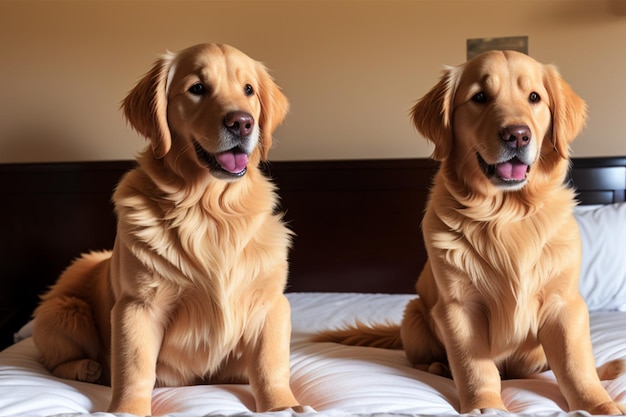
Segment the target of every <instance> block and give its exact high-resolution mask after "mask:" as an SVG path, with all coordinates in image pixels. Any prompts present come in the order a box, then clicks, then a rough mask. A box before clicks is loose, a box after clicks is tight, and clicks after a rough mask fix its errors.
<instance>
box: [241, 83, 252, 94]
mask: <svg viewBox="0 0 626 417" xmlns="http://www.w3.org/2000/svg"><path fill="white" fill-rule="evenodd" d="M243 92H244V93H245V95H247V96H251V95H252V94H254V88H252V86H251V85H250V84H246V86H245V87H244V88H243Z"/></svg>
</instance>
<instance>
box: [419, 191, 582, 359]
mask: <svg viewBox="0 0 626 417" xmlns="http://www.w3.org/2000/svg"><path fill="white" fill-rule="evenodd" d="M511 197H512V195H506V194H504V195H503V196H502V199H501V200H499V201H498V200H496V201H494V202H492V204H491V207H488V208H486V207H485V206H484V205H480V206H478V207H461V206H459V205H457V206H455V207H451V205H450V204H447V205H445V204H432V203H431V205H430V208H429V210H428V212H427V214H426V216H427V217H431V218H434V219H435V221H431V222H430V225H429V226H427V227H430V229H429V230H428V234H429V236H430V245H431V249H430V251H431V252H432V254H436V255H435V256H436V257H437V258H438V259H440V260H441V261H442V262H443V264H444V265H445V268H444V270H445V271H446V273H443V274H441V273H440V274H439V275H438V276H437V277H436V278H435V279H436V280H437V282H438V287H439V288H440V289H445V291H446V297H450V298H452V299H456V300H460V302H461V303H464V304H465V305H476V306H481V307H480V310H481V311H482V313H480V314H487V319H488V321H489V325H488V328H489V334H490V335H491V337H490V339H491V345H492V349H493V350H494V352H493V353H497V352H504V351H507V350H509V349H511V348H514V346H516V345H518V344H520V343H523V342H524V341H525V340H528V338H529V337H530V338H531V339H534V338H535V337H536V335H537V331H538V327H539V326H540V320H541V312H542V309H543V308H544V306H545V305H546V303H547V300H546V299H545V297H544V296H545V294H546V293H547V289H548V288H549V287H550V286H551V285H552V283H553V282H555V278H556V277H559V276H561V274H563V272H564V271H565V270H567V269H569V268H571V255H572V247H574V248H575V247H576V246H575V245H577V244H578V243H577V239H578V234H577V229H576V228H575V225H574V228H573V230H572V224H571V219H572V214H571V212H569V211H567V210H565V211H564V210H563V207H571V205H572V193H571V191H570V190H567V189H558V190H555V192H554V193H553V198H552V200H551V201H546V202H541V203H540V204H539V205H537V206H535V207H530V208H528V207H524V206H523V205H521V204H517V205H514V204H511V201H507V200H506V199H507V198H511ZM433 198H435V199H436V198H441V196H437V195H434V197H433ZM447 201H448V202H450V201H451V200H450V199H449V197H448V199H447ZM563 202H565V204H563ZM433 207H437V209H436V211H435V208H433ZM442 207H443V208H442ZM512 207H517V210H511V208H512ZM548 223H550V224H552V225H553V226H552V227H545V226H544V225H546V224H548ZM433 225H434V226H433ZM425 226H426V225H425ZM573 245H574V246H573ZM432 254H431V253H430V252H429V256H430V257H431V259H432ZM431 261H432V260H431ZM568 290H569V289H568ZM511 306H514V307H513V308H511Z"/></svg>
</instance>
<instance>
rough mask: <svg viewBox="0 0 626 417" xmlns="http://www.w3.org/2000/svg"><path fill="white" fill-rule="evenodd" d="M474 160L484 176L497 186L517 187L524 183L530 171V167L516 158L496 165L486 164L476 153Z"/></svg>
mask: <svg viewBox="0 0 626 417" xmlns="http://www.w3.org/2000/svg"><path fill="white" fill-rule="evenodd" d="M476 158H477V159H478V165H479V166H480V168H481V170H482V171H483V173H484V174H485V176H486V177H487V178H488V179H490V180H491V181H492V183H494V184H495V185H499V186H504V187H519V186H520V185H523V184H524V183H525V182H526V174H527V173H528V171H530V165H528V164H525V163H524V162H522V161H521V160H520V159H519V158H517V157H515V158H512V159H509V160H508V161H504V162H499V163H497V164H488V163H487V161H485V159H484V158H483V157H482V156H481V155H480V153H478V152H476Z"/></svg>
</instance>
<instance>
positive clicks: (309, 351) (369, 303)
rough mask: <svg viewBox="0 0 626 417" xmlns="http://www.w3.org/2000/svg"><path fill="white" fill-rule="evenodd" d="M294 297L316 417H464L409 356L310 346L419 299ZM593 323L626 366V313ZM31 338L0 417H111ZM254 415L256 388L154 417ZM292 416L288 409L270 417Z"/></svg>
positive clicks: (99, 396)
mask: <svg viewBox="0 0 626 417" xmlns="http://www.w3.org/2000/svg"><path fill="white" fill-rule="evenodd" d="M288 297H289V300H290V302H291V305H292V321H293V333H292V353H291V375H292V378H291V384H292V388H293V391H294V393H295V395H296V396H297V397H298V399H299V400H300V402H301V403H302V404H305V405H308V406H311V407H312V408H313V409H315V410H316V411H317V414H315V415H320V416H329V417H334V416H344V415H348V414H361V415H372V414H377V415H391V414H393V415H454V414H458V413H457V411H456V407H457V404H458V396H457V395H456V390H455V388H454V384H453V382H452V381H451V380H449V379H446V378H442V377H438V376H435V375H430V374H427V373H424V372H420V371H417V370H415V369H412V368H411V366H410V364H409V363H408V361H407V360H406V358H405V357H404V354H403V352H401V351H393V350H385V349H376V348H364V347H351V346H342V345H337V344H333V343H312V342H310V341H309V338H310V336H311V335H312V334H313V333H315V332H316V331H318V330H321V329H327V328H331V327H334V326H337V325H340V324H342V323H344V322H352V321H354V319H355V318H359V319H360V320H362V321H365V322H370V321H382V320H391V321H396V322H397V321H399V320H400V319H401V316H402V311H403V309H404V306H405V304H406V302H407V301H408V300H409V299H411V298H412V297H414V296H413V295H381V294H335V293H325V294H320V293H307V294H305V293H292V294H288ZM591 323H592V342H593V345H594V353H595V355H596V360H597V362H598V364H601V363H604V362H606V361H608V360H610V359H614V358H619V357H626V312H620V311H613V312H593V313H591ZM28 332H29V329H28V328H25V329H24V330H23V331H22V332H21V336H22V337H26V338H25V339H24V340H21V341H20V342H18V343H16V344H15V345H13V346H11V347H9V348H7V349H5V350H4V351H3V352H1V353H0V416H14V415H32V416H41V415H55V414H78V415H83V414H90V413H91V414H93V413H95V414H97V415H100V416H106V415H107V414H106V413H103V412H102V410H106V407H107V405H108V402H109V398H110V388H109V387H103V386H99V385H93V384H87V383H81V382H76V381H69V380H63V379H58V378H55V377H53V376H51V375H50V374H49V373H48V372H47V371H46V370H45V369H44V368H43V367H42V366H41V365H40V364H39V363H38V362H37V350H36V348H35V347H34V345H33V343H32V339H31V338H30V337H28ZM604 385H605V387H606V388H607V390H608V391H609V393H610V394H611V395H612V396H613V397H614V398H616V399H617V400H619V401H623V402H626V376H622V377H620V378H618V379H617V380H615V381H606V382H604ZM502 392H503V397H504V402H505V404H506V405H507V407H508V408H509V410H510V411H511V412H512V413H516V414H524V415H528V414H535V415H541V416H562V415H566V414H569V415H587V414H586V413H582V412H570V413H568V411H567V404H566V403H565V400H564V399H563V397H562V396H561V394H560V392H559V389H558V387H557V384H556V381H555V378H554V375H553V374H552V373H551V372H545V373H543V374H540V375H537V376H535V377H533V378H532V379H526V380H508V381H503V383H502ZM253 407H254V400H253V398H252V395H251V393H250V390H249V388H248V386H247V385H212V386H193V387H177V388H158V389H155V390H154V395H153V402H152V408H153V413H154V414H155V415H176V416H183V415H185V416H218V415H219V416H230V415H244V416H245V415H247V416H251V415H253V414H254V413H252V411H250V410H251V409H252V408H253ZM292 414H293V413H292V412H290V411H288V410H287V411H284V412H279V413H272V414H271V415H273V416H277V417H287V416H291V415H292ZM307 414H309V413H307ZM502 414H503V413H502ZM311 415H313V414H312V412H311Z"/></svg>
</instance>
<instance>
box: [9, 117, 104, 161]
mask: <svg viewBox="0 0 626 417" xmlns="http://www.w3.org/2000/svg"><path fill="white" fill-rule="evenodd" d="M0 134H1V135H2V138H3V140H2V141H1V142H0V163H4V162H26V163H28V162H60V161H81V160H88V159H92V158H90V155H91V156H93V144H92V145H91V146H90V145H89V144H88V143H86V142H85V140H84V138H81V137H79V135H78V134H76V133H75V132H71V131H70V130H69V129H63V128H60V127H58V126H45V125H31V126H28V125H24V126H22V127H19V128H18V127H15V128H12V129H8V130H4V132H1V133H0Z"/></svg>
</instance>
